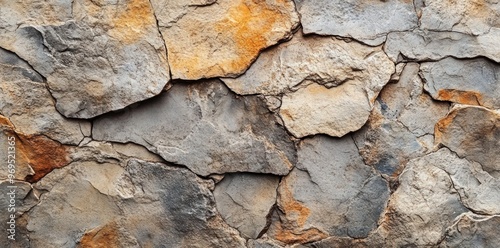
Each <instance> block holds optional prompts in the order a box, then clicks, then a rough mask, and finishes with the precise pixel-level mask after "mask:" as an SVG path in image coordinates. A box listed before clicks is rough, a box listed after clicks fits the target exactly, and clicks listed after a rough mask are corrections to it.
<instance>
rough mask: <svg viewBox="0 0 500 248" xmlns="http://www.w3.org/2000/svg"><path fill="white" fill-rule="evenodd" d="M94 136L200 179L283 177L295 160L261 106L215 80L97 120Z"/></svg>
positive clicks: (292, 149) (176, 89)
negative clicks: (134, 147)
mask: <svg viewBox="0 0 500 248" xmlns="http://www.w3.org/2000/svg"><path fill="white" fill-rule="evenodd" d="M151 120H155V121H151ZM92 134H93V137H94V138H95V139H98V140H109V141H117V142H123V143H126V142H134V143H137V144H141V145H143V146H145V147H147V148H148V149H149V150H151V151H153V152H155V153H157V154H159V155H160V156H162V157H163V158H164V159H165V160H167V161H169V162H173V163H176V164H182V165H185V166H187V167H188V168H189V169H191V170H192V171H193V172H195V173H197V174H199V175H203V176H207V175H209V174H213V173H217V174H222V173H226V172H258V173H271V174H278V175H285V174H287V173H288V172H289V170H290V169H291V168H292V166H293V165H294V164H295V160H296V158H295V156H296V151H295V147H294V144H293V142H292V141H291V139H290V137H289V136H288V134H287V133H286V131H285V130H284V129H283V127H281V126H279V125H278V124H277V123H276V119H275V117H274V116H273V115H272V113H270V112H269V110H267V108H266V106H265V103H263V102H262V100H260V99H259V98H258V97H256V96H249V97H238V98H237V97H236V95H235V94H233V93H231V92H230V91H229V89H227V88H226V87H225V86H224V84H223V83H221V82H220V81H218V80H211V81H205V82H202V83H197V84H182V83H180V84H176V85H174V86H173V87H172V88H171V89H170V90H169V91H167V92H164V93H163V94H161V95H160V96H159V97H157V98H155V99H152V100H151V101H148V102H145V103H144V104H142V105H138V106H135V107H134V108H130V109H128V110H126V111H122V112H120V113H116V114H110V115H107V116H105V117H102V118H99V119H97V120H96V121H95V122H94V125H93V133H92Z"/></svg>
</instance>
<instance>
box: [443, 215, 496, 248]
mask: <svg viewBox="0 0 500 248" xmlns="http://www.w3.org/2000/svg"><path fill="white" fill-rule="evenodd" d="M499 224H500V216H498V215H497V216H476V215H473V214H467V215H463V216H461V218H460V220H459V221H457V222H456V223H455V224H454V225H453V226H451V227H450V228H449V230H448V233H447V236H446V239H445V240H444V242H443V243H441V247H495V246H496V244H498V243H500V238H499V237H498V235H496V233H497V232H498V226H499Z"/></svg>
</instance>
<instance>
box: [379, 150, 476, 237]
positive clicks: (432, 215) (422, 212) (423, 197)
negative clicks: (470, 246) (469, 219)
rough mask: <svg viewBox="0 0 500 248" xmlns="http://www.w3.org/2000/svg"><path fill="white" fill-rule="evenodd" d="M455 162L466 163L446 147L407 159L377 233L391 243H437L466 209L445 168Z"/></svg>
mask: <svg viewBox="0 0 500 248" xmlns="http://www.w3.org/2000/svg"><path fill="white" fill-rule="evenodd" d="M455 163H460V164H463V163H467V162H465V161H460V160H459V159H458V158H457V157H456V156H454V155H453V154H452V153H451V152H449V151H448V150H446V149H442V150H440V151H438V152H436V153H433V154H430V155H427V156H425V157H422V158H417V159H415V160H412V161H411V162H409V163H408V164H407V165H406V168H405V170H404V171H403V173H402V174H401V176H400V178H399V182H400V185H399V187H398V189H397V190H396V191H395V192H394V194H392V196H391V198H390V200H389V205H388V206H387V210H386V214H385V216H384V219H385V221H384V222H383V224H382V225H381V226H380V228H379V229H378V230H377V234H379V235H381V236H382V237H384V239H386V240H391V244H393V245H394V246H403V245H405V244H414V245H417V246H428V245H433V244H437V243H438V242H439V241H440V239H441V237H442V236H443V234H444V233H445V231H446V227H447V226H450V225H452V224H453V220H454V219H455V218H456V217H457V216H458V215H460V214H461V213H464V212H466V211H467V209H466V208H465V207H464V206H463V204H462V203H461V201H460V196H459V194H458V192H457V189H455V188H454V184H453V180H452V179H451V178H450V174H451V173H450V172H448V171H446V167H448V168H450V167H453V166H454V165H455ZM443 167H445V168H443ZM374 236H376V235H374Z"/></svg>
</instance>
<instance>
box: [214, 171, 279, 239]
mask: <svg viewBox="0 0 500 248" xmlns="http://www.w3.org/2000/svg"><path fill="white" fill-rule="evenodd" d="M278 184H279V177H276V176H270V175H259V174H229V175H226V176H225V177H224V179H223V180H222V181H221V182H220V183H218V184H217V185H216V186H215V190H214V197H215V201H216V203H217V210H218V211H219V212H220V214H221V216H222V218H223V219H224V220H225V221H226V223H228V224H229V225H230V226H232V227H235V228H236V229H238V230H239V231H240V233H241V234H242V235H243V236H244V237H246V238H253V239H255V238H257V237H258V236H259V234H260V232H262V230H264V228H265V227H266V225H267V215H268V214H269V212H270V210H271V209H272V207H273V205H274V204H275V203H276V189H277V188H278Z"/></svg>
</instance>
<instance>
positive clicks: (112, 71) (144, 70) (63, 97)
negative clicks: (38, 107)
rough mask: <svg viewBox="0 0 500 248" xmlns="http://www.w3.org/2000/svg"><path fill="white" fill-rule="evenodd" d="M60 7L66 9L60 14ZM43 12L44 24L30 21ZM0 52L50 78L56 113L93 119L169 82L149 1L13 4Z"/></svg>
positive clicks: (77, 0) (150, 94)
mask: <svg viewBox="0 0 500 248" xmlns="http://www.w3.org/2000/svg"><path fill="white" fill-rule="evenodd" d="M63 8H68V9H69V10H71V11H70V13H68V11H67V10H65V11H59V10H61V9H63ZM39 11H40V12H41V13H45V12H47V15H49V16H48V17H47V18H46V19H42V20H32V19H31V18H33V17H36V16H38V15H39V14H40V13H39ZM1 13H2V14H3V13H8V14H6V16H7V18H6V19H8V18H9V17H12V18H15V19H14V20H3V19H2V20H0V21H1V22H2V24H3V25H2V24H0V25H1V26H7V30H9V29H11V28H10V27H9V26H11V25H15V23H13V22H14V21H15V22H16V23H24V25H23V26H22V27H21V28H19V29H16V30H14V31H10V30H9V31H10V32H9V31H7V32H5V33H4V34H2V38H0V47H3V48H5V49H7V50H10V51H13V52H15V53H17V54H18V55H19V56H20V57H22V58H23V59H25V60H26V61H28V62H29V63H30V64H31V65H32V66H33V68H34V69H35V70H37V71H38V72H39V73H40V74H41V75H42V76H44V77H45V78H46V79H47V84H48V87H49V89H50V91H51V93H52V96H53V97H54V98H55V99H56V101H57V104H56V107H57V109H58V110H59V111H60V112H61V113H62V114H63V115H65V116H67V117H77V118H91V117H95V116H97V115H100V114H103V113H106V112H109V111H112V110H117V109H122V108H124V107H126V106H127V105H130V104H132V103H135V102H138V101H142V100H144V99H148V98H151V97H153V96H155V95H157V94H159V93H160V92H161V91H162V89H163V88H164V86H165V85H166V84H167V82H168V81H169V77H170V76H169V67H168V64H167V54H166V49H165V44H164V42H163V40H162V39H161V36H160V34H159V31H158V29H157V26H156V20H155V17H154V14H153V11H152V9H151V6H150V3H149V1H147V0H127V1H123V2H114V3H113V2H106V1H86V0H75V1H69V0H68V1H50V2H44V3H39V2H37V1H26V2H12V3H9V4H8V5H7V6H6V8H5V9H4V7H3V5H2V12H1Z"/></svg>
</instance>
